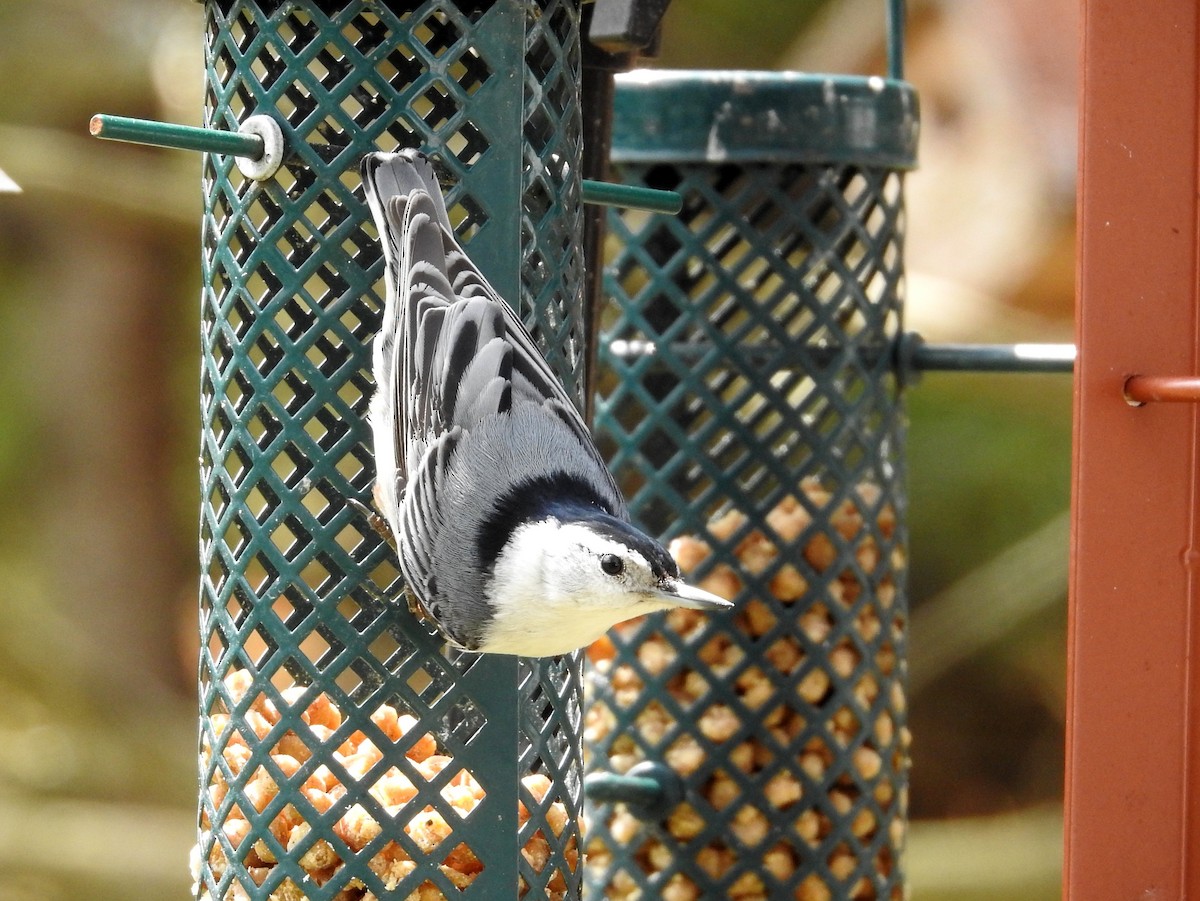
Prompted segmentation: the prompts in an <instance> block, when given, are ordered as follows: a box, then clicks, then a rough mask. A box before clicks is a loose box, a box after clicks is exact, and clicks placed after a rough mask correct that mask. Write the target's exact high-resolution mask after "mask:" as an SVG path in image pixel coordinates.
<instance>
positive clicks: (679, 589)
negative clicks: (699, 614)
mask: <svg viewBox="0 0 1200 901" xmlns="http://www.w3.org/2000/svg"><path fill="white" fill-rule="evenodd" d="M657 594H658V598H659V600H661V601H662V602H663V603H666V604H670V605H671V606H672V607H687V608H689V609H690V610H707V611H709V612H714V611H717V610H728V609H729V608H731V607H732V606H733V604H732V603H730V602H729V601H727V600H725V598H722V597H717V596H716V595H715V594H713V593H712V592H711V591H705V590H704V589H703V588H696V587H695V586H693V585H688V584H687V583H686V582H681V581H680V580H679V579H667V580H666V581H665V582H664V583H663V584H662V586H661V587H660V588H659V589H658V592H657Z"/></svg>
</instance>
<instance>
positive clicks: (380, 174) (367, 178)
mask: <svg viewBox="0 0 1200 901" xmlns="http://www.w3.org/2000/svg"><path fill="white" fill-rule="evenodd" d="M361 168H362V179H363V188H364V190H365V191H366V194H367V203H368V204H369V205H370V207H371V213H372V215H373V216H374V217H375V221H376V222H383V221H385V219H386V216H385V215H384V211H385V210H386V209H387V206H388V201H389V200H391V198H393V197H407V196H408V195H409V194H411V193H412V192H413V191H424V192H425V193H426V194H428V195H429V197H430V199H431V200H433V206H434V210H435V211H436V216H437V221H438V224H439V225H441V226H442V228H444V229H445V230H446V231H448V232H450V233H451V234H453V228H452V227H451V225H450V216H449V214H448V213H447V212H446V202H445V200H443V199H442V189H441V186H440V185H439V184H438V180H437V175H436V174H434V171H433V163H432V162H430V160H429V157H427V156H425V154H423V153H421V152H420V151H419V150H401V151H400V152H398V153H368V154H367V155H366V156H365V157H363V161H362V166H361ZM385 247H386V244H385Z"/></svg>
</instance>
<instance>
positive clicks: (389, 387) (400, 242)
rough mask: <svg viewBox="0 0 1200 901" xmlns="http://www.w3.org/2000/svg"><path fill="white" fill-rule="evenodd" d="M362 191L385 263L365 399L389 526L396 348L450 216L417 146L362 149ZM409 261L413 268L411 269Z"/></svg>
mask: <svg viewBox="0 0 1200 901" xmlns="http://www.w3.org/2000/svg"><path fill="white" fill-rule="evenodd" d="M361 171H362V180H363V190H364V192H365V193H366V197H367V203H368V205H369V206H370V208H371V214H372V216H373V218H374V220H375V225H376V227H377V228H378V230H379V240H380V244H381V245H382V248H383V255H384V258H385V260H386V263H387V277H386V279H385V282H386V286H387V297H386V303H385V306H384V310H383V321H382V323H381V324H380V328H379V333H378V336H377V337H376V339H375V345H374V365H373V370H374V376H375V384H376V391H375V394H374V396H373V397H372V399H371V408H370V421H371V428H372V430H373V431H374V433H375V464H376V497H377V501H378V502H379V506H380V507H381V509H382V511H383V513H384V515H385V517H387V518H388V520H389V523H390V524H391V525H392V527H393V530H395V529H396V527H397V525H398V521H397V519H396V517H397V515H398V505H399V497H400V494H401V492H402V491H403V485H404V481H405V477H404V472H405V469H406V465H407V459H406V457H407V450H406V447H405V444H406V442H405V440H404V437H403V436H404V434H405V431H404V429H405V420H406V418H407V416H408V415H409V411H408V410H407V409H406V408H407V405H408V397H407V394H406V392H405V390H404V388H403V386H404V385H408V384H411V383H412V379H413V373H411V372H405V371H402V370H404V369H405V368H406V366H407V367H411V359H410V357H411V354H406V353H403V352H402V348H405V347H406V346H407V345H408V343H410V340H411V336H410V335H409V334H408V330H409V329H410V328H411V326H412V321H411V320H412V316H411V315H410V314H411V310H410V307H411V306H412V305H413V303H415V302H416V301H417V300H418V299H419V297H420V296H421V294H422V292H420V291H418V292H414V291H412V290H411V289H412V282H413V280H414V277H416V278H418V279H419V280H421V281H429V282H432V283H435V284H440V285H444V286H445V287H444V288H443V290H442V291H441V292H440V293H442V294H443V295H444V296H445V295H448V294H449V285H448V283H447V282H446V280H445V276H444V275H441V277H440V278H439V274H440V273H443V272H444V271H445V265H446V263H445V248H444V246H443V243H442V231H443V229H442V228H437V227H433V228H431V227H430V226H431V225H433V222H432V221H431V219H432V220H435V221H437V222H438V223H439V224H442V223H444V228H445V229H449V222H450V220H449V216H448V215H447V213H446V204H445V201H443V199H442V191H441V187H440V186H439V185H438V181H437V177H436V175H435V174H434V171H433V165H432V164H431V163H430V161H429V159H428V157H426V156H425V155H424V154H422V153H420V152H419V151H416V150H402V151H400V152H399V153H369V154H367V155H366V156H365V157H364V158H363V161H362V165H361ZM414 265H415V266H416V268H417V269H418V270H419V271H418V272H414V271H413V270H414Z"/></svg>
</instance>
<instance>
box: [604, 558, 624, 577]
mask: <svg viewBox="0 0 1200 901" xmlns="http://www.w3.org/2000/svg"><path fill="white" fill-rule="evenodd" d="M600 568H601V569H602V570H604V571H605V572H606V573H608V574H609V575H610V576H619V575H621V573H623V572H625V561H624V560H622V559H621V558H620V557H618V556H617V555H616V554H605V555H604V556H603V557H601V558H600Z"/></svg>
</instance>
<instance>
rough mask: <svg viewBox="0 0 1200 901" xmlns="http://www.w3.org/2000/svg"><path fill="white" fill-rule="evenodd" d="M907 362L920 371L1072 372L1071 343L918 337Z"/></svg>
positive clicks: (1073, 361) (1072, 348)
mask: <svg viewBox="0 0 1200 901" xmlns="http://www.w3.org/2000/svg"><path fill="white" fill-rule="evenodd" d="M908 360H909V365H910V366H911V367H912V368H913V369H916V370H919V371H922V372H930V371H936V370H940V371H943V372H947V371H949V372H1072V371H1073V370H1074V368H1075V345H1074V344H925V343H924V342H923V341H920V339H919V338H918V339H917V340H916V341H915V342H914V343H913V346H912V347H911V349H910V351H909V354H908Z"/></svg>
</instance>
